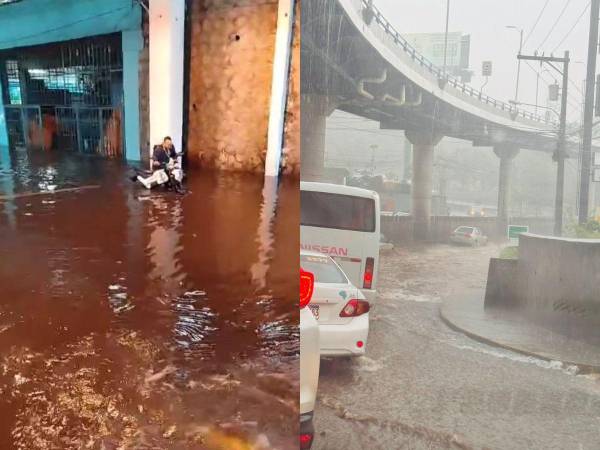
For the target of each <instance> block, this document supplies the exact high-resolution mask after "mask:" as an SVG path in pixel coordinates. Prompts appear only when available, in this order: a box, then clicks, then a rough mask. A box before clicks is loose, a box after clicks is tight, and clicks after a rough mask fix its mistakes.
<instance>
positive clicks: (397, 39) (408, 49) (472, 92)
mask: <svg viewBox="0 0 600 450" xmlns="http://www.w3.org/2000/svg"><path fill="white" fill-rule="evenodd" d="M360 1H361V3H362V6H363V8H364V9H366V10H370V13H372V14H373V19H374V20H375V21H376V23H377V24H378V25H379V26H380V27H381V28H382V29H383V31H385V33H386V34H388V35H389V36H390V37H391V38H392V40H393V41H394V43H395V44H396V45H398V46H399V47H400V48H402V49H403V50H404V52H405V53H407V54H408V55H409V56H410V57H411V59H412V60H413V61H415V62H416V63H418V64H419V65H420V66H421V67H423V68H425V69H427V70H428V71H429V72H430V73H431V74H432V75H435V76H436V77H437V78H438V79H442V80H444V79H445V81H446V83H447V84H449V85H450V86H452V87H454V88H455V89H458V90H460V91H462V92H463V93H464V94H467V95H469V96H471V97H474V98H476V99H478V100H479V101H481V102H482V103H485V104H487V105H490V106H493V107H494V108H497V109H499V110H501V111H505V112H508V113H511V114H513V115H514V117H515V118H516V117H522V118H524V119H528V120H532V121H535V122H541V123H544V124H554V123H555V122H554V121H551V120H549V119H548V118H547V117H542V116H540V115H537V114H533V113H531V112H529V111H524V110H520V109H518V108H516V107H515V106H514V105H513V104H510V103H506V102H503V101H501V100H496V99H495V98H492V97H490V96H489V95H486V94H484V93H483V92H482V91H481V90H476V89H473V88H472V87H471V86H470V85H468V84H466V83H463V82H462V81H460V80H459V79H457V78H455V77H453V76H451V75H449V74H448V73H447V72H446V73H444V71H443V70H442V69H441V68H439V67H438V66H436V65H434V64H433V63H432V62H431V61H429V60H428V59H427V58H426V57H425V56H423V55H422V54H420V53H419V52H417V50H416V49H415V48H414V47H413V46H412V45H410V43H409V42H408V41H407V40H406V39H405V38H404V37H403V36H402V35H401V34H400V33H399V32H398V31H397V30H396V29H395V28H394V26H393V25H392V24H391V23H390V22H389V21H388V20H387V19H386V18H385V17H384V16H383V14H382V13H381V11H379V9H377V7H376V6H375V5H374V4H373V0H360Z"/></svg>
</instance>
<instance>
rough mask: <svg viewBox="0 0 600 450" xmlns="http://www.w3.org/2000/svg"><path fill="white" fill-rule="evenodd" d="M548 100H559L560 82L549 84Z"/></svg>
mask: <svg viewBox="0 0 600 450" xmlns="http://www.w3.org/2000/svg"><path fill="white" fill-rule="evenodd" d="M548 100H550V101H551V102H557V101H558V83H554V84H551V85H549V86H548Z"/></svg>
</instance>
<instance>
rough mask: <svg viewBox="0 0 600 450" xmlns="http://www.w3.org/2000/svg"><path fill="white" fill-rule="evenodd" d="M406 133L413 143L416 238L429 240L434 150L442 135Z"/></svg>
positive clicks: (413, 204)
mask: <svg viewBox="0 0 600 450" xmlns="http://www.w3.org/2000/svg"><path fill="white" fill-rule="evenodd" d="M405 134H406V138H407V139H408V140H409V141H410V143H411V144H412V145H413V152H412V154H413V172H412V185H411V214H412V218H413V227H414V228H413V229H414V238H415V239H416V240H428V239H429V238H430V235H431V196H432V189H433V151H434V148H435V146H436V145H437V144H438V143H439V142H440V140H441V139H442V135H440V134H437V133H432V132H431V131H427V130H406V132H405Z"/></svg>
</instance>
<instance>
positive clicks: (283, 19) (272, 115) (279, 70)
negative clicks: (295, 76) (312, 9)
mask: <svg viewBox="0 0 600 450" xmlns="http://www.w3.org/2000/svg"><path fill="white" fill-rule="evenodd" d="M293 24H294V0H279V8H278V12H277V32H276V33H275V54H274V56H273V79H272V81H271V106H270V111H269V133H268V139H267V157H266V161H265V174H266V175H267V176H270V177H276V176H278V175H279V168H280V164H281V151H282V150H283V131H284V124H285V108H286V105H287V94H288V86H289V74H290V60H291V57H292V31H293Z"/></svg>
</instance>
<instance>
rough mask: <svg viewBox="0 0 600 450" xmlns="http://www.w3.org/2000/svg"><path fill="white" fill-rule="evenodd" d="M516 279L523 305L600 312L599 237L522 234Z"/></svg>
mask: <svg viewBox="0 0 600 450" xmlns="http://www.w3.org/2000/svg"><path fill="white" fill-rule="evenodd" d="M516 280H517V294H516V297H517V300H518V302H519V303H520V306H523V307H526V308H528V309H536V310H543V311H552V312H554V311H559V312H570V313H576V314H581V315H586V316H588V315H597V314H600V240H583V239H566V238H555V237H547V236H539V235H534V234H525V235H522V236H521V237H520V239H519V260H518V264H517V278H516Z"/></svg>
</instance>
